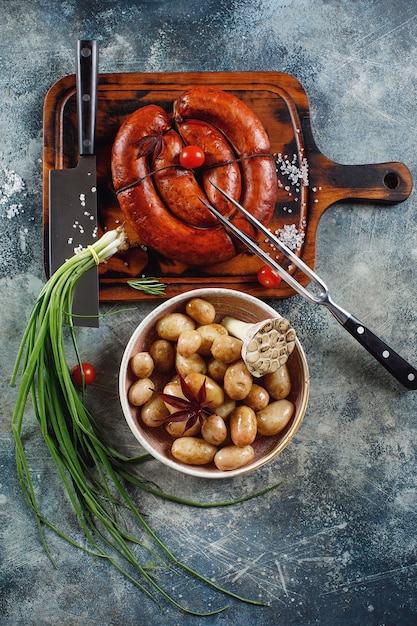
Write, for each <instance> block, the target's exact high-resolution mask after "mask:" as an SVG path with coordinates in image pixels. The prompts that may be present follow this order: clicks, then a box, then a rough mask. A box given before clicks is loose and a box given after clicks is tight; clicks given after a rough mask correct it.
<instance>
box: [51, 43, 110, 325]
mask: <svg viewBox="0 0 417 626" xmlns="http://www.w3.org/2000/svg"><path fill="white" fill-rule="evenodd" d="M97 83H98V46H97V42H96V41H91V40H79V41H77V52H76V93H77V119H78V152H79V156H78V164H77V166H76V167H74V168H70V169H65V170H51V171H50V174H49V263H50V272H51V273H53V272H55V270H57V269H58V267H60V265H62V263H64V261H65V260H66V259H68V258H69V257H71V256H73V255H74V254H75V253H76V252H78V251H79V250H80V249H82V248H86V247H87V246H88V245H90V244H92V243H94V241H95V240H96V239H97V179H96V157H95V154H94V140H95V127H96V114H97ZM98 313H99V281H98V270H97V267H94V268H93V269H91V270H89V271H88V272H87V273H86V274H85V275H84V276H82V277H81V279H80V280H79V281H78V283H77V285H76V288H75V291H74V301H73V307H72V314H73V318H72V319H73V323H74V324H75V325H77V326H90V327H97V326H98V325H99V318H98Z"/></svg>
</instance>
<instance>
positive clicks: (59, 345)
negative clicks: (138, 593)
mask: <svg viewBox="0 0 417 626" xmlns="http://www.w3.org/2000/svg"><path fill="white" fill-rule="evenodd" d="M125 242H126V235H125V232H124V230H123V229H122V228H118V229H116V230H112V231H109V232H107V233H106V234H105V235H103V236H102V237H101V238H100V239H99V240H98V241H97V242H95V243H94V244H93V246H92V247H93V248H94V252H93V251H92V250H89V249H87V250H83V251H81V252H79V253H78V254H76V255H75V256H74V257H72V258H71V259H69V260H68V261H66V262H65V263H64V264H63V265H62V266H61V267H60V268H59V269H58V270H57V271H56V272H55V273H54V274H53V275H52V276H51V278H50V279H49V280H48V281H47V283H46V284H45V285H44V287H43V289H42V291H41V292H40V294H39V296H38V298H37V300H36V302H35V305H34V307H33V310H32V313H31V316H30V319H29V322H28V325H27V328H26V330H25V332H24V335H23V338H22V341H21V345H20V349H19V352H18V355H17V359H16V364H15V367H14V370H13V373H12V378H11V383H10V384H11V385H12V386H14V385H16V380H17V377H18V374H19V371H20V372H21V375H20V385H19V389H18V394H17V399H16V404H15V408H14V412H13V418H12V431H13V434H14V438H15V446H16V467H17V472H18V476H19V480H20V484H21V487H22V490H23V493H24V495H25V497H26V500H27V502H28V503H29V505H30V507H31V508H32V510H33V512H34V514H35V517H36V520H37V525H38V530H39V534H40V538H41V541H42V544H43V546H44V548H45V550H46V552H47V554H48V556H49V558H50V559H51V561H52V562H53V558H52V555H51V554H50V552H49V549H48V546H47V543H46V538H45V534H44V527H45V526H46V527H47V528H50V529H51V530H52V531H54V532H55V533H57V535H58V536H60V537H61V538H62V539H64V540H66V541H68V542H69V543H71V544H72V545H74V546H76V547H78V548H81V549H83V550H84V551H86V552H89V553H92V554H93V555H94V556H96V557H102V558H105V559H107V560H108V562H109V563H111V564H112V565H113V566H114V567H115V568H116V569H117V570H118V571H119V572H121V573H122V574H123V575H125V576H126V577H127V579H128V580H130V581H131V582H132V583H133V584H134V585H136V586H137V587H138V588H139V589H141V590H142V591H143V593H144V594H146V595H147V596H148V597H150V598H152V600H154V601H155V602H156V603H157V604H158V605H159V606H161V605H160V602H159V600H158V596H159V597H161V598H164V599H165V600H167V601H169V602H171V603H172V604H173V605H174V606H176V607H177V608H178V609H181V610H183V611H185V612H186V613H189V614H192V615H198V616H203V615H213V614H216V613H219V612H220V611H223V610H224V609H225V608H227V607H221V608H219V609H217V610H214V611H211V612H197V611H194V610H192V609H191V608H188V607H185V606H183V605H182V604H180V603H179V602H177V600H176V599H175V598H173V597H172V596H171V595H170V594H169V593H167V592H166V591H165V589H164V588H163V587H162V586H160V584H159V583H158V582H157V580H156V579H155V576H154V574H153V572H152V569H151V568H150V566H149V565H144V564H142V563H141V562H140V561H139V560H138V557H137V556H136V554H135V552H134V549H133V546H134V545H135V544H139V545H141V546H142V547H143V548H144V549H145V550H147V551H148V552H150V553H151V554H152V555H153V556H154V558H159V559H161V561H162V562H163V563H164V564H166V563H168V564H169V563H170V564H174V565H176V566H177V567H180V568H182V569H183V570H185V571H186V572H188V573H189V574H191V575H193V576H195V577H196V578H197V579H199V580H200V581H203V582H204V583H205V584H207V585H209V586H210V587H212V588H213V589H215V590H217V591H220V592H223V593H225V594H227V595H228V596H231V597H233V598H235V599H238V600H242V601H244V602H249V603H251V604H256V605H261V606H262V605H263V603H262V602H259V601H256V600H252V599H249V598H243V597H241V596H239V595H237V594H235V593H233V592H232V591H229V590H227V589H224V588H223V587H221V586H219V585H217V584H215V583H214V582H212V581H210V580H209V579H208V578H206V577H204V576H203V575H202V574H200V573H198V572H197V571H195V570H194V569H192V568H190V567H188V566H187V565H186V564H185V563H183V562H181V561H180V560H178V559H177V558H176V557H175V555H174V554H173V553H172V552H171V551H170V549H169V548H168V546H167V545H165V544H164V542H163V541H162V540H161V539H160V537H158V536H157V535H156V534H155V533H154V531H153V530H152V529H151V527H150V526H149V524H148V523H147V521H146V520H145V518H144V516H143V515H142V514H141V513H140V512H139V510H138V509H137V507H136V505H135V503H134V501H133V500H132V498H131V496H130V495H129V493H128V490H127V486H128V485H134V486H136V487H139V488H140V489H143V490H144V491H145V492H149V493H153V494H155V495H157V496H159V497H163V498H167V499H169V500H173V501H176V502H180V503H183V504H188V505H192V506H213V505H211V504H210V505H203V504H199V503H196V502H191V501H187V500H184V499H181V498H177V497H174V496H170V495H168V494H165V493H163V492H162V491H161V490H159V488H158V487H157V486H155V485H154V484H153V483H150V482H149V481H146V480H144V479H141V478H139V477H137V476H135V475H133V474H132V473H131V472H129V471H128V469H127V468H128V467H129V466H130V465H131V464H132V462H134V461H142V460H144V459H145V458H148V455H144V456H142V457H138V458H135V459H128V458H126V457H125V456H124V455H122V454H120V453H118V452H117V451H116V450H115V449H113V447H112V446H110V445H108V444H106V443H105V442H103V441H102V440H101V439H100V437H99V435H98V432H97V429H96V426H95V423H94V419H93V417H92V415H91V414H90V413H89V411H88V409H87V408H86V406H85V405H84V393H82V394H79V393H78V392H77V390H76V388H75V386H74V384H73V382H72V379H71V373H70V371H69V368H68V365H67V358H66V351H65V337H66V336H67V335H66V333H69V335H70V338H71V340H72V344H73V347H74V350H75V353H76V355H77V359H78V362H79V363H80V365H81V357H80V355H79V351H78V348H77V343H76V337H75V327H74V326H73V317H72V314H71V307H72V298H73V292H74V288H75V286H76V283H77V280H78V279H79V278H80V277H81V276H82V275H83V274H84V273H85V272H87V271H88V270H89V269H90V268H92V267H94V264H95V262H96V261H95V260H94V259H95V258H96V260H98V261H99V262H103V261H105V260H106V259H107V258H109V257H110V256H112V255H113V254H115V253H116V252H117V251H118V250H120V249H123V248H124V247H125ZM93 257H94V258H93ZM29 398H31V400H32V405H33V408H34V412H35V415H36V418H37V421H38V422H39V426H40V429H41V432H42V435H43V437H44V440H45V442H46V445H47V447H48V449H49V452H50V454H51V457H52V459H53V461H54V462H55V464H56V467H57V471H58V473H59V475H60V477H61V479H62V481H63V484H64V486H65V489H66V491H67V493H68V497H69V499H70V502H71V504H72V506H73V508H74V511H75V513H76V515H77V518H78V520H79V524H80V526H81V528H82V530H83V531H84V533H85V536H86V538H87V541H88V547H86V546H85V545H79V544H77V543H76V542H75V541H74V540H72V539H71V538H70V537H68V536H67V535H65V533H63V532H62V531H61V530H60V529H59V528H58V527H57V526H55V525H54V524H53V523H52V522H50V521H48V520H47V519H46V518H45V517H44V515H43V514H42V512H41V510H40V508H39V505H38V502H37V498H36V494H35V488H34V483H33V480H32V477H31V471H30V468H29V464H28V461H27V457H26V454H25V446H24V437H23V434H22V431H23V425H24V414H25V408H26V405H27V403H28V401H29ZM272 488H273V487H272ZM270 489H271V488H268V489H267V490H264V491H263V492H259V493H258V494H253V495H252V496H248V497H246V498H240V499H239V500H236V501H234V502H242V501H244V500H246V499H250V498H252V497H255V496H256V495H260V493H265V492H266V491H269V490H270ZM234 502H222V503H219V506H227V505H229V504H233V503H234ZM126 512H130V514H131V515H132V516H133V518H134V519H136V521H137V522H138V523H139V524H140V526H141V527H142V528H143V530H144V531H145V532H146V534H147V535H148V537H149V538H150V539H151V540H152V542H153V546H154V548H149V547H147V546H144V545H143V544H142V543H141V542H140V541H139V540H138V539H137V538H135V537H134V536H132V535H131V533H130V532H129V531H128V529H127V526H126V520H125V513H126ZM147 543H148V542H147ZM160 553H162V555H163V556H160V555H159V554H160ZM132 571H133V572H134V574H132V573H131V572H132Z"/></svg>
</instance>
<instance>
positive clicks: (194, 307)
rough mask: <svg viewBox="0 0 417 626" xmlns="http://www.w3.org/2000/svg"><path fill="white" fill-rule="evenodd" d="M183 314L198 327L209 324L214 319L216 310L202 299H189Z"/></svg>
mask: <svg viewBox="0 0 417 626" xmlns="http://www.w3.org/2000/svg"><path fill="white" fill-rule="evenodd" d="M185 312H186V314H187V315H189V316H190V317H191V318H192V319H193V320H195V321H196V322H198V323H199V324H200V325H203V324H211V323H212V322H214V318H215V317H216V309H215V308H214V306H213V305H212V304H211V302H208V300H203V298H191V300H188V302H187V304H186V305H185Z"/></svg>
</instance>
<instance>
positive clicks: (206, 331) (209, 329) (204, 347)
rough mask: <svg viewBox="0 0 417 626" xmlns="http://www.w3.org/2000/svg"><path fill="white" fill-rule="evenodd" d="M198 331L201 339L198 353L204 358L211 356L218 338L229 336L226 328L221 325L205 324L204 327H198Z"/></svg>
mask: <svg viewBox="0 0 417 626" xmlns="http://www.w3.org/2000/svg"><path fill="white" fill-rule="evenodd" d="M196 330H197V332H198V334H199V335H200V337H201V345H200V347H199V349H198V352H199V354H202V355H203V356H211V352H210V350H211V346H212V343H213V341H214V340H215V338H216V337H218V336H219V335H227V334H228V333H227V330H226V328H225V327H224V326H222V325H221V324H204V326H198V327H197V329H196Z"/></svg>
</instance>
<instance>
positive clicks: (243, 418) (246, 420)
mask: <svg viewBox="0 0 417 626" xmlns="http://www.w3.org/2000/svg"><path fill="white" fill-rule="evenodd" d="M257 430H258V428H257V422H256V415H255V411H254V410H253V409H251V408H250V407H249V406H245V405H241V406H237V407H236V408H235V410H234V411H233V413H232V414H231V416H230V436H231V438H232V441H233V443H234V444H235V445H236V446H247V445H249V444H251V443H253V442H254V441H255V438H256V433H257Z"/></svg>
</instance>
